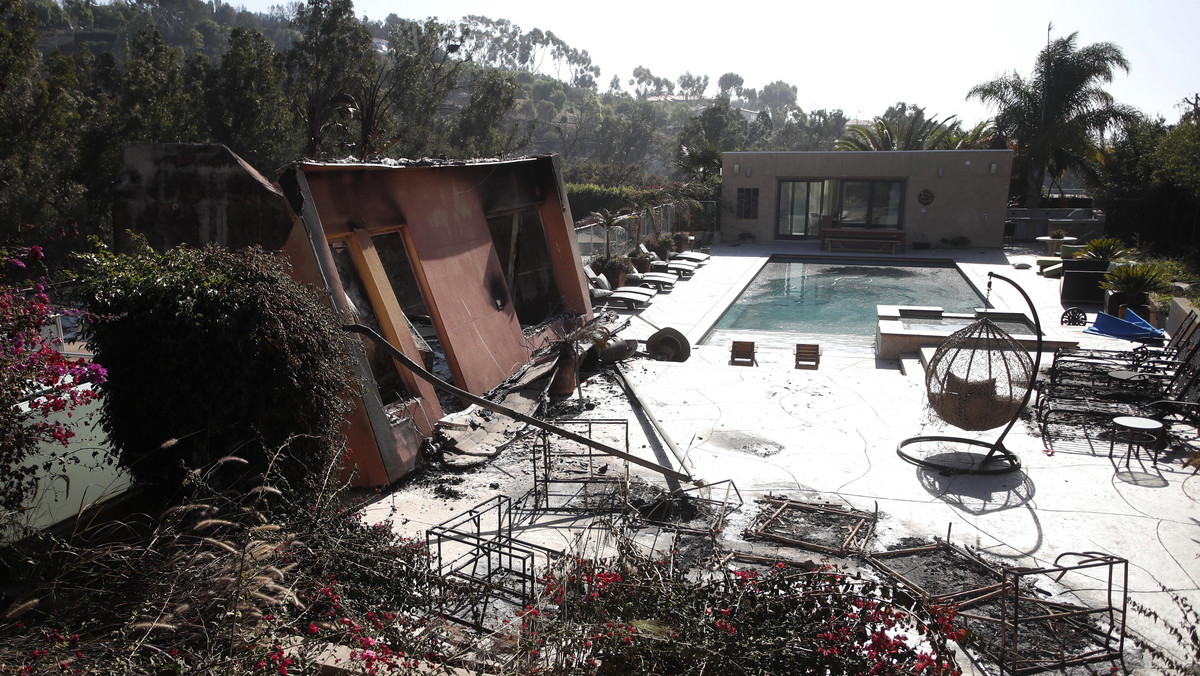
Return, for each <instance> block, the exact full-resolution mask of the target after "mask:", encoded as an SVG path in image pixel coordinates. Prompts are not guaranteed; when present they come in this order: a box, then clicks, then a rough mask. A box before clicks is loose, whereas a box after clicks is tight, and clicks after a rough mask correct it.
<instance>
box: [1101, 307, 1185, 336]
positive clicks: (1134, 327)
mask: <svg viewBox="0 0 1200 676" xmlns="http://www.w3.org/2000/svg"><path fill="white" fill-rule="evenodd" d="M1125 316H1126V317H1128V319H1118V318H1117V317H1114V316H1112V315H1110V314H1106V313H1104V312H1100V313H1097V314H1096V321H1095V322H1093V323H1092V325H1091V326H1089V327H1087V328H1086V329H1084V330H1083V332H1084V333H1090V334H1092V335H1094V336H1108V337H1110V338H1121V339H1124V340H1136V341H1146V340H1162V338H1163V336H1164V335H1165V334H1164V333H1163V330H1162V329H1156V328H1154V327H1153V326H1152V325H1151V324H1150V323H1149V322H1147V321H1146V320H1145V319H1142V318H1141V317H1139V316H1137V314H1136V313H1134V312H1131V311H1129V310H1126V311H1125Z"/></svg>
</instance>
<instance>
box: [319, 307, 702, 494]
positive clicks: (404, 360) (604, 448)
mask: <svg viewBox="0 0 1200 676" xmlns="http://www.w3.org/2000/svg"><path fill="white" fill-rule="evenodd" d="M342 329H343V330H345V331H350V332H352V333H358V334H361V335H363V336H366V337H367V338H369V339H371V340H372V341H374V342H375V343H376V344H377V345H379V346H380V347H382V348H383V349H385V350H387V352H388V354H390V355H391V356H392V357H393V358H394V359H395V360H396V361H398V362H400V363H401V364H403V365H404V366H405V367H406V368H408V369H409V370H411V371H412V372H413V374H414V375H416V376H417V377H418V378H421V379H422V380H424V381H426V382H428V383H429V384H431V385H433V386H434V387H435V388H436V389H439V390H442V391H443V392H448V393H450V394H453V395H454V396H456V397H459V398H461V399H465V400H467V401H469V402H471V403H473V404H476V405H478V406H480V407H482V408H486V409H488V410H489V411H494V412H496V413H499V414H501V415H505V416H508V417H510V418H512V419H514V420H519V421H521V422H523V423H527V424H529V425H532V426H534V427H536V428H538V429H540V430H545V431H547V432H550V433H552V434H556V435H558V436H560V437H564V438H566V439H570V440H571V441H575V442H577V443H580V444H583V445H584V446H588V447H590V448H594V449H596V450H597V451H600V452H602V453H607V454H609V455H611V456H613V457H616V458H620V459H621V460H625V461H627V462H631V463H633V464H635V465H637V466H639V467H644V468H646V469H650V470H654V471H655V472H658V473H659V474H662V475H663V476H666V477H669V478H672V479H677V480H680V481H688V482H691V481H692V477H691V476H690V475H688V474H685V473H683V472H680V471H678V470H676V469H672V468H670V467H664V466H663V465H659V464H657V463H654V462H650V461H649V460H643V459H642V458H639V457H637V456H636V455H631V454H629V453H626V452H625V451H622V450H620V449H617V448H613V447H612V446H608V445H607V444H602V443H600V442H598V441H594V440H592V439H589V438H587V437H585V436H583V435H580V434H575V433H574V432H571V431H569V430H565V429H563V428H561V427H558V426H557V425H553V424H551V423H548V422H546V421H544V420H539V419H537V418H534V417H533V416H528V415H525V414H524V413H519V412H517V411H514V410H512V409H510V408H508V407H507V406H502V405H500V404H497V403H495V402H492V401H488V400H487V399H484V398H483V397H479V396H476V395H474V394H471V393H470V392H467V391H466V390H461V389H459V388H457V387H455V386H453V385H451V384H449V383H447V382H445V381H443V380H442V379H440V378H438V377H437V376H435V375H433V374H432V373H430V372H428V371H426V370H425V369H424V367H423V366H421V365H420V364H418V363H416V362H415V361H413V360H412V359H410V358H409V357H408V355H406V354H404V353H403V352H402V351H400V350H399V349H397V348H396V346H394V345H392V344H391V343H389V342H388V341H387V340H386V339H384V337H383V336H381V335H379V334H378V333H377V332H376V331H374V330H373V329H371V328H369V327H366V326H363V325H362V324H344V325H343V326H342Z"/></svg>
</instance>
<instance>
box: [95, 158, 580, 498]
mask: <svg viewBox="0 0 1200 676" xmlns="http://www.w3.org/2000/svg"><path fill="white" fill-rule="evenodd" d="M125 161H126V166H125V170H124V172H123V174H122V177H121V182H120V185H119V186H118V188H117V190H116V195H115V197H116V200H115V201H116V204H115V206H114V226H115V229H116V231H117V232H119V233H120V232H124V231H125V230H129V231H132V232H134V233H139V234H142V235H144V236H145V237H146V239H147V241H148V242H149V244H150V245H151V246H152V247H154V248H155V249H158V250H165V249H167V248H170V247H174V246H179V245H183V244H187V245H193V246H198V245H203V244H207V243H209V242H213V243H217V244H220V245H222V246H226V247H229V248H238V247H243V246H251V245H261V246H263V247H264V248H268V249H276V250H281V251H283V252H285V253H286V254H287V255H288V257H289V258H290V260H291V263H292V268H293V274H294V275H295V276H296V277H297V278H298V279H301V280H303V281H306V282H309V283H312V284H314V285H316V286H318V287H320V288H324V289H326V290H327V291H328V293H329V297H330V302H331V304H332V305H333V306H334V308H335V309H336V310H338V311H339V313H340V314H341V315H342V316H351V314H350V313H351V312H352V311H354V309H355V308H354V306H353V304H352V303H351V302H350V298H351V295H353V294H351V293H349V290H348V289H347V288H345V287H344V285H343V282H342V279H341V277H340V276H339V269H338V266H339V264H340V265H342V266H343V267H345V266H346V265H347V264H349V265H350V267H352V268H353V270H354V271H355V273H356V277H357V279H356V280H355V283H356V284H358V285H359V287H360V288H357V289H355V290H354V291H355V293H356V294H357V297H358V302H359V303H360V304H361V303H364V302H365V303H366V304H368V305H369V306H370V310H371V312H372V314H373V315H374V316H375V317H376V318H377V319H378V320H379V325H380V328H381V329H382V331H383V333H384V335H385V336H386V337H387V338H388V339H389V341H390V342H392V344H394V345H397V346H398V347H399V348H400V349H401V350H402V351H403V352H404V353H405V354H406V355H407V356H409V357H410V358H412V359H413V360H414V361H417V362H420V361H421V358H422V356H421V352H420V350H419V349H418V346H417V344H416V342H415V340H414V336H413V335H412V332H411V331H410V330H409V326H408V321H409V320H411V319H412V318H408V317H406V316H405V313H404V311H403V310H402V309H401V301H400V297H401V296H402V297H403V300H404V301H405V302H406V303H407V306H408V307H412V306H413V301H414V299H417V300H416V304H417V305H418V306H419V304H420V301H421V300H423V301H424V305H425V307H426V309H427V310H428V312H429V315H430V316H429V320H430V321H431V322H432V323H433V325H434V327H435V328H436V330H437V333H438V336H439V338H440V339H441V341H442V346H443V349H444V351H445V353H446V356H447V361H448V363H449V365H450V368H451V372H452V375H453V377H454V380H455V382H456V384H458V385H459V386H460V387H463V388H464V389H467V390H469V391H471V392H474V393H483V392H486V391H488V390H490V389H492V388H493V387H495V386H496V385H498V384H500V383H501V382H503V381H504V380H505V379H506V378H508V377H509V376H510V375H512V374H513V373H515V372H516V371H517V370H518V369H519V368H520V367H521V366H522V365H523V364H524V363H526V362H527V361H528V359H529V356H530V354H531V351H532V350H533V349H536V348H537V347H539V346H540V345H541V344H543V343H544V342H545V341H546V340H548V339H549V338H550V337H551V336H552V334H554V333H556V332H558V331H561V330H563V326H562V324H561V323H559V324H553V323H551V324H550V325H548V326H544V327H541V328H540V330H539V331H535V332H533V333H532V335H526V333H527V330H528V327H526V329H525V330H523V328H522V326H521V323H520V321H519V319H518V317H517V314H516V312H515V310H514V303H513V298H512V297H511V295H510V292H509V288H510V286H512V285H514V277H515V270H514V269H513V266H512V265H509V266H508V268H507V270H506V267H505V266H504V265H503V264H502V263H501V261H502V260H509V261H512V260H514V257H515V256H516V255H517V254H518V253H520V252H518V251H517V248H518V247H517V244H520V245H521V246H524V245H525V243H526V242H528V241H530V238H529V237H528V234H529V233H527V232H526V233H524V234H521V235H520V236H519V237H517V236H513V237H510V238H509V242H510V243H512V242H515V243H516V244H512V247H513V248H512V249H511V250H510V251H507V252H498V251H497V247H496V245H495V243H494V242H495V240H494V238H493V235H492V233H491V231H490V230H489V219H490V220H491V222H492V227H497V224H499V227H503V226H504V224H505V222H506V219H509V221H511V222H512V223H514V224H519V223H520V222H525V221H527V222H529V223H537V224H538V225H539V226H540V227H541V228H542V233H541V234H540V236H538V237H536V238H534V239H536V240H537V241H538V242H539V246H542V244H540V243H541V242H544V248H545V249H544V251H542V252H540V253H539V257H538V263H537V265H538V267H537V269H536V270H535V271H534V274H530V275H528V276H527V277H526V278H525V279H524V280H520V281H521V283H523V284H524V285H525V286H523V287H521V288H522V292H523V293H526V292H527V291H526V290H527V289H528V288H529V286H530V285H531V284H533V285H538V284H540V285H542V286H543V287H545V288H544V289H543V291H546V290H547V289H549V290H550V291H552V292H553V293H554V294H555V295H556V296H558V297H557V298H554V299H550V300H553V302H552V303H548V302H547V301H548V296H547V294H548V293H549V292H550V291H548V292H546V293H543V296H542V297H541V298H539V299H538V300H539V301H541V303H542V305H543V306H549V305H553V306H554V311H556V312H560V313H563V314H566V315H570V314H574V315H582V316H584V317H590V316H591V304H590V301H589V298H588V294H587V287H586V282H585V280H584V277H583V273H582V270H581V266H580V257H579V246H578V243H577V242H576V240H575V231H574V227H573V221H572V219H571V213H570V208H569V206H568V205H567V203H566V197H565V190H564V186H563V182H562V175H561V171H560V170H559V167H558V162H557V159H556V158H553V157H539V158H528V159H524V160H515V161H509V162H486V163H476V164H461V163H458V164H440V165H435V166H413V167H384V166H380V165H345V164H340V165H320V164H297V165H294V166H293V167H292V168H290V169H289V170H288V171H286V172H284V174H283V176H281V177H280V180H279V184H272V183H271V182H270V181H268V180H267V179H266V178H265V177H263V176H262V175H261V174H259V173H258V172H257V171H255V170H254V169H253V168H252V167H250V166H249V165H247V164H245V162H244V161H242V160H241V159H240V158H238V157H237V156H236V155H234V154H233V153H231V152H230V151H229V150H228V149H227V148H225V147H223V146H201V145H183V144H163V145H159V144H134V145H131V146H129V147H128V149H127V150H126V154H125ZM513 214H517V215H519V216H517V217H512V215H513ZM512 227H514V228H515V229H514V230H513V234H514V235H516V234H517V233H520V232H521V231H520V229H519V228H520V226H519V225H513V226H512ZM381 237H383V238H389V239H387V242H388V243H387V246H392V247H396V246H397V244H396V237H402V239H403V242H402V244H401V245H400V246H401V247H402V248H403V249H404V252H403V253H404V256H403V257H402V258H403V259H406V260H408V261H410V263H411V267H412V273H411V276H410V277H409V278H410V279H412V280H413V281H412V283H413V284H414V285H416V286H417V288H416V289H401V291H402V292H403V293H400V294H397V293H396V281H395V280H394V279H392V280H389V277H391V276H392V272H394V271H392V270H389V269H387V266H386V265H385V262H384V261H385V260H395V259H396V257H395V256H393V257H389V256H387V255H386V254H387V253H389V252H388V251H386V250H382V249H379V248H378V247H377V245H383V243H384V240H383V239H380V238H381ZM122 244H124V245H125V246H127V245H128V243H127V242H124V243H122V242H120V241H119V242H118V245H117V246H118V249H119V250H122V249H124V247H123V246H122ZM334 247H337V248H338V249H339V251H340V252H341V253H340V255H342V256H343V258H341V259H339V260H335V254H334V253H333V248H334ZM381 253H383V254H385V255H381ZM392 253H396V252H395V251H392ZM347 254H349V255H347ZM348 259H352V260H349V262H347V260H348ZM506 274H507V277H506ZM531 279H532V280H534V281H532V282H531V281H530V280H531ZM539 280H541V281H539ZM364 299H365V300H364ZM348 344H350V345H352V346H353V348H354V349H353V350H352V352H354V354H355V355H356V358H357V363H356V367H355V370H356V375H357V376H358V377H359V380H360V381H361V382H364V383H368V385H367V386H365V387H364V388H363V392H362V395H361V396H360V397H359V398H358V400H357V406H356V408H355V410H354V411H353V412H352V413H351V414H350V415H349V416H348V418H347V423H346V427H345V432H346V434H347V437H348V439H349V444H350V447H351V448H353V449H354V451H355V452H354V454H353V456H352V457H351V460H350V462H348V463H347V464H346V467H344V470H345V471H346V472H347V473H349V472H350V471H351V470H355V471H357V476H356V479H355V483H356V485H360V486H380V485H385V484H387V483H390V482H392V481H395V480H397V479H399V478H401V477H403V476H404V475H405V474H407V473H409V472H410V471H412V470H413V469H414V468H415V467H416V466H417V464H419V462H420V460H421V457H420V447H421V443H422V441H423V440H424V438H426V437H428V436H429V435H431V434H432V433H433V426H434V423H435V422H436V421H437V420H438V419H439V418H440V417H441V416H442V409H441V406H440V404H439V403H438V399H437V396H436V393H435V391H434V389H433V387H432V386H431V385H429V384H428V383H426V382H425V381H423V380H421V379H419V378H416V377H415V376H414V375H413V374H412V373H411V372H409V371H407V370H406V369H404V368H402V367H400V366H399V365H396V368H397V371H398V373H399V375H400V377H401V379H402V381H403V386H402V389H403V390H404V392H403V393H401V395H400V396H399V398H398V399H396V400H394V401H393V400H389V401H385V400H384V399H385V397H384V396H383V395H382V393H381V392H380V391H379V388H378V387H371V384H373V383H375V378H373V372H372V368H371V365H370V363H368V361H367V358H366V356H365V355H364V353H363V351H362V349H360V347H359V345H360V344H359V342H358V339H357V338H353V337H350V338H348ZM392 375H395V374H392Z"/></svg>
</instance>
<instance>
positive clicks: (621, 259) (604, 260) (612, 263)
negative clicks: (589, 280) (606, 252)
mask: <svg viewBox="0 0 1200 676" xmlns="http://www.w3.org/2000/svg"><path fill="white" fill-rule="evenodd" d="M592 269H593V270H595V271H596V272H598V273H599V274H602V275H604V277H605V278H606V279H608V283H609V284H611V285H612V288H614V289H615V288H617V287H620V286H625V275H627V274H629V273H630V272H633V269H634V268H633V261H631V260H630V259H629V257H628V256H600V257H599V258H595V259H593V260H592Z"/></svg>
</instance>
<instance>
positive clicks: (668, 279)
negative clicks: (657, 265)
mask: <svg viewBox="0 0 1200 676" xmlns="http://www.w3.org/2000/svg"><path fill="white" fill-rule="evenodd" d="M626 281H631V282H633V283H634V284H636V285H638V286H648V287H653V288H655V289H658V290H659V291H670V290H671V289H674V288H675V282H678V281H679V275H676V274H672V273H670V272H631V273H629V276H628V277H627V279H626Z"/></svg>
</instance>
